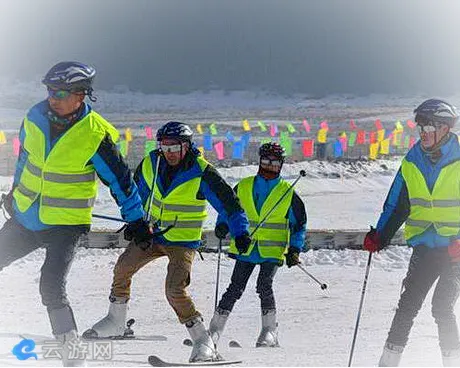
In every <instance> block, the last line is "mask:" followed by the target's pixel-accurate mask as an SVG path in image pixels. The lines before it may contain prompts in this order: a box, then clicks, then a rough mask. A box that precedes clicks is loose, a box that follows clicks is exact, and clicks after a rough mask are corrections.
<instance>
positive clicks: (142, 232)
mask: <svg viewBox="0 0 460 368" xmlns="http://www.w3.org/2000/svg"><path fill="white" fill-rule="evenodd" d="M124 236H125V239H126V240H128V241H131V240H134V243H135V244H136V245H137V246H138V247H139V248H141V249H143V250H146V249H148V248H149V247H150V246H151V243H152V229H151V227H150V224H149V223H148V222H147V221H145V220H144V219H142V218H141V219H139V220H136V221H134V222H130V223H129V224H128V226H127V227H126V229H125V232H124Z"/></svg>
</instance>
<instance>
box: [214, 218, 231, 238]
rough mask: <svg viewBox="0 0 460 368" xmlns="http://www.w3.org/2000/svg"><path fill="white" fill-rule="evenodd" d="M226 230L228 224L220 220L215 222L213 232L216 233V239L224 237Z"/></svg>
mask: <svg viewBox="0 0 460 368" xmlns="http://www.w3.org/2000/svg"><path fill="white" fill-rule="evenodd" d="M228 231H229V229H228V225H227V224H226V223H225V222H221V223H220V224H217V226H216V228H215V229H214V234H216V237H217V239H225V237H226V236H227V234H228Z"/></svg>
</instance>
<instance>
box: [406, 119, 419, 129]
mask: <svg viewBox="0 0 460 368" xmlns="http://www.w3.org/2000/svg"><path fill="white" fill-rule="evenodd" d="M407 126H408V127H409V128H411V129H414V128H415V127H416V126H417V124H415V123H414V122H413V121H412V120H407Z"/></svg>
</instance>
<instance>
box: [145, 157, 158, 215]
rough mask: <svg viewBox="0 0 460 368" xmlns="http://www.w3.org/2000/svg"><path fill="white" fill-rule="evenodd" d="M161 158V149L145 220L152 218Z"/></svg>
mask: <svg viewBox="0 0 460 368" xmlns="http://www.w3.org/2000/svg"><path fill="white" fill-rule="evenodd" d="M160 160H161V155H160V150H158V155H157V162H156V165H155V172H154V173H153V179H152V191H151V193H150V198H149V205H148V207H147V213H146V214H145V220H146V221H147V222H149V223H150V220H151V219H152V214H151V212H150V210H151V209H152V204H153V200H154V198H155V187H156V183H157V175H158V170H159V167H160Z"/></svg>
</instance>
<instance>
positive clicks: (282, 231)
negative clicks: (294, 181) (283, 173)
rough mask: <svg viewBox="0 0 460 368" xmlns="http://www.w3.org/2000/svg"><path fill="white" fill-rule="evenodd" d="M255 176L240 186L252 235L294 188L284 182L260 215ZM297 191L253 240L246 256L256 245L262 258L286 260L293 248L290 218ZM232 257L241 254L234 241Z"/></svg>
mask: <svg viewBox="0 0 460 368" xmlns="http://www.w3.org/2000/svg"><path fill="white" fill-rule="evenodd" d="M254 180H255V176H251V177H248V178H244V179H243V180H241V181H240V182H239V183H238V198H239V199H240V201H241V205H242V207H243V209H244V211H245V212H246V215H247V216H248V219H249V231H250V233H252V231H253V230H254V229H255V228H256V226H257V225H258V224H259V223H260V222H261V221H262V220H263V219H264V218H265V216H266V215H267V214H268V213H269V211H270V210H271V209H272V208H273V206H274V205H275V204H276V202H278V201H279V199H280V198H281V196H282V195H283V194H284V193H285V192H286V191H287V190H289V188H290V184H289V183H288V182H286V181H284V180H282V179H281V180H280V181H279V183H278V184H277V185H276V186H275V187H274V188H273V189H272V191H271V192H270V194H269V195H268V197H267V198H266V199H265V202H264V203H263V205H262V208H261V210H260V213H258V212H257V210H256V206H255V203H254V198H253V195H252V193H253V187H254ZM293 195H294V191H293V190H292V189H291V190H289V191H288V194H287V195H286V196H285V197H284V198H283V200H282V201H281V202H280V203H279V204H278V206H277V207H276V208H275V210H274V211H273V212H272V213H271V214H270V216H269V217H268V218H267V220H266V221H265V222H264V223H263V224H262V226H260V227H259V229H258V230H257V231H256V232H255V234H254V235H253V237H252V240H253V242H252V243H251V245H250V247H249V249H248V251H247V252H246V253H243V255H249V254H251V252H252V250H253V248H254V246H255V244H256V242H257V245H258V249H259V253H260V256H261V257H262V258H275V259H279V260H283V254H284V253H285V251H286V248H287V247H288V245H289V234H290V232H289V220H288V219H287V218H286V217H287V213H288V211H289V208H290V207H291V202H292V196H293ZM229 253H232V254H239V253H238V250H237V249H236V246H235V241H234V239H232V240H231V242H230V249H229Z"/></svg>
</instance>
